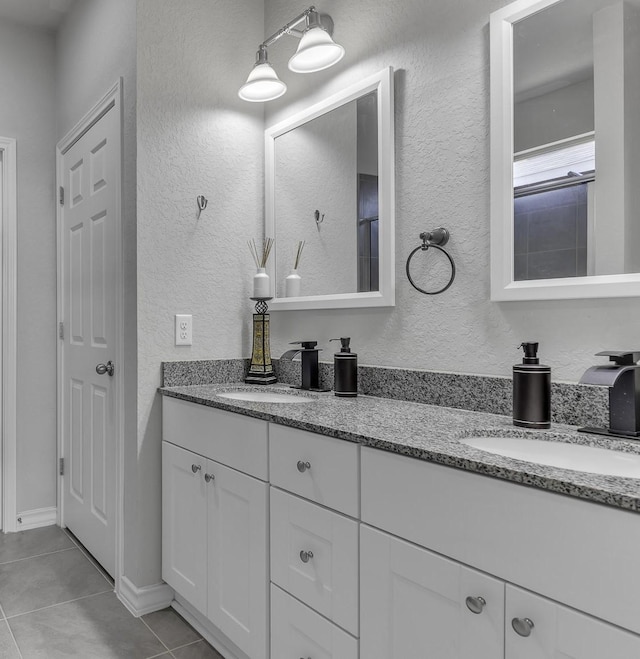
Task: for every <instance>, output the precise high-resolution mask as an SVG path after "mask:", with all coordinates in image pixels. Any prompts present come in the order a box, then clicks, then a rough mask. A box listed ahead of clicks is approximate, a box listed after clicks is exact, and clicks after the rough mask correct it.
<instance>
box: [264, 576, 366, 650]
mask: <svg viewBox="0 0 640 659" xmlns="http://www.w3.org/2000/svg"><path fill="white" fill-rule="evenodd" d="M271 656H272V657H273V658H274V659H285V658H288V657H292V658H295V659H297V658H298V657H304V659H306V658H307V657H322V658H323V659H358V641H357V640H356V639H355V638H353V637H352V636H350V635H349V634H347V632H345V631H342V629H340V628H339V627H337V626H336V625H334V624H333V623H331V622H329V621H328V620H326V619H325V618H323V617H322V616H320V615H318V614H317V613H315V611H312V610H311V609H310V608H309V607H307V606H305V605H304V604H302V603H300V602H298V600H295V599H293V597H291V596H290V595H287V594H286V593H285V592H284V591H282V590H280V588H278V587H277V586H274V585H272V586H271Z"/></svg>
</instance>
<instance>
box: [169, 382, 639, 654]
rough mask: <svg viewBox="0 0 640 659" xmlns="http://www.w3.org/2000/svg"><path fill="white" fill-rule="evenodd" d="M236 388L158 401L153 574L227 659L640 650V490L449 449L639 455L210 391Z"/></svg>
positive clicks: (365, 406) (457, 413)
mask: <svg viewBox="0 0 640 659" xmlns="http://www.w3.org/2000/svg"><path fill="white" fill-rule="evenodd" d="M234 388H236V389H237V388H238V387H234V386H231V385H199V386H190V387H167V388H164V389H163V390H162V393H163V395H164V399H163V439H164V441H163V578H164V579H165V580H166V581H167V583H169V585H171V586H172V587H173V588H174V590H175V592H176V599H175V602H174V606H175V608H176V609H177V610H178V611H179V612H180V613H182V614H183V615H184V616H185V617H186V618H187V619H188V620H189V621H190V622H192V623H193V624H194V625H195V626H196V627H197V628H198V629H199V630H200V631H201V632H202V633H203V634H204V635H205V636H206V637H207V638H208V639H209V640H210V641H211V642H212V643H213V644H214V645H215V647H216V648H217V649H218V651H219V652H220V653H221V654H222V655H223V656H225V657H227V658H228V659H246V658H247V657H249V658H250V659H266V658H268V657H271V659H285V658H288V657H292V658H294V659H298V658H299V657H303V658H304V659H306V658H307V657H312V658H314V659H315V658H316V657H332V658H334V659H358V657H360V658H361V659H393V658H395V659H418V658H423V657H425V656H432V657H438V658H442V659H466V658H468V657H471V656H473V657H476V658H480V659H485V658H486V659H497V658H500V657H504V658H507V659H516V658H517V659H546V658H551V657H557V656H563V657H570V658H572V659H603V658H604V657H607V659H631V658H632V657H638V656H640V615H639V614H640V604H639V603H638V599H637V593H638V592H639V591H640V568H639V567H638V562H637V548H638V547H639V546H640V517H639V516H638V512H639V511H640V479H632V478H621V477H614V476H598V475H595V474H590V473H585V472H579V471H570V470H567V469H560V468H556V467H549V466H543V465H540V464H535V463H527V462H523V461H519V460H515V459H512V458H507V457H503V456H500V455H494V454H491V453H487V452H485V451H481V450H479V449H477V448H473V447H472V446H469V445H466V444H463V443H462V442H461V441H460V440H461V439H464V438H465V437H467V436H469V435H477V434H495V435H497V436H500V435H503V436H531V435H533V436H535V437H538V438H542V439H544V440H548V441H554V440H558V441H570V442H575V443H579V444H585V445H593V446H601V447H604V448H611V447H613V446H619V447H620V448H622V450H623V451H626V452H627V454H628V455H637V454H639V453H640V447H638V446H637V445H635V444H634V443H632V442H621V443H619V444H616V443H615V440H608V439H605V438H598V437H595V436H588V435H578V434H577V433H575V431H574V430H573V429H572V428H570V427H568V426H564V427H563V426H554V428H553V430H552V431H549V432H541V431H538V432H537V433H532V432H529V431H525V430H519V429H515V428H513V427H512V426H511V423H510V419H509V418H507V417H502V416H497V415H491V414H484V413H478V412H468V411H463V410H454V409H448V408H442V407H435V406H430V405H421V404H417V403H409V402H404V401H398V400H387V399H380V398H374V397H366V396H360V397H358V398H357V399H340V398H337V397H335V396H333V395H331V394H318V395H315V396H310V395H307V397H306V400H305V401H304V402H298V403H292V404H289V403H264V402H259V401H248V400H242V399H240V400H233V399H229V398H224V397H222V396H221V395H220V394H224V393H225V392H229V390H232V389H234ZM273 390H274V389H273V388H270V391H273ZM240 395H241V394H240ZM565 433H570V434H565ZM523 485H526V486H529V487H524V486H523Z"/></svg>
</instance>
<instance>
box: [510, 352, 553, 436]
mask: <svg viewBox="0 0 640 659" xmlns="http://www.w3.org/2000/svg"><path fill="white" fill-rule="evenodd" d="M519 347H520V348H523V349H524V359H523V360H522V364H516V365H515V366H514V367H513V425H514V426H522V427H523V428H550V427H551V367H550V366H545V365H544V364H541V363H540V360H539V359H538V343H537V342H535V341H525V342H524V343H522V344H520V346H519Z"/></svg>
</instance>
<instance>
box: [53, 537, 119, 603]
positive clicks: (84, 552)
mask: <svg viewBox="0 0 640 659" xmlns="http://www.w3.org/2000/svg"><path fill="white" fill-rule="evenodd" d="M62 531H63V532H64V534H65V535H66V536H67V537H68V538H69V540H71V542H73V544H74V545H75V546H76V548H77V549H79V550H80V552H81V553H82V555H83V556H84V557H85V558H86V559H87V560H88V561H89V562H90V563H91V564H92V565H93V567H94V568H96V570H98V572H100V574H101V575H102V578H103V579H104V580H105V581H106V582H107V583H108V584H109V585H110V586H111V587H112V588H113V589H114V590H115V587H116V585H115V581H113V582H112V581H111V579H110V578H109V577H107V575H106V574H105V573H104V572H103V570H104V568H103V567H102V566H101V565H100V564H99V563H98V561H96V559H95V558H94V557H93V556H91V554H89V552H88V551H87V550H86V549H85V548H84V546H83V545H81V544H80V541H79V540H78V539H77V538H76V537H75V536H74V535H73V534H72V533H71V531H68V530H67V528H66V527H65V528H64V529H62Z"/></svg>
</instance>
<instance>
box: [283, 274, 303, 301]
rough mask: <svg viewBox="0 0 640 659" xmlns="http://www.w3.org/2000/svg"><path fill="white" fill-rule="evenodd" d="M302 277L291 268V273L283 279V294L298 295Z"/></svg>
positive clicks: (288, 295)
mask: <svg viewBox="0 0 640 659" xmlns="http://www.w3.org/2000/svg"><path fill="white" fill-rule="evenodd" d="M301 282H302V278H301V277H300V275H299V274H298V271H297V270H296V269H293V270H292V271H291V273H290V274H289V275H288V276H287V277H286V278H285V280H284V295H285V297H300V284H301Z"/></svg>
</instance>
